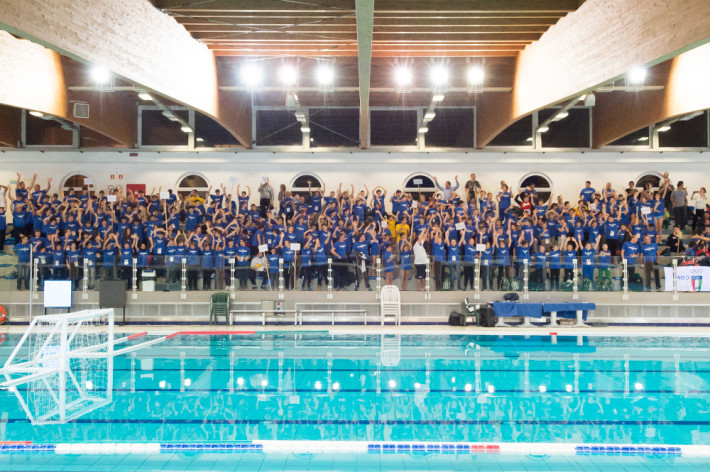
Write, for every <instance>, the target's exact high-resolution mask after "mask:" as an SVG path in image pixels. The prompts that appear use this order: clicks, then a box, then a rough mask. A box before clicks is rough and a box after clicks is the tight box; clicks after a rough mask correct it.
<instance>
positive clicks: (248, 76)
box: [241, 63, 263, 89]
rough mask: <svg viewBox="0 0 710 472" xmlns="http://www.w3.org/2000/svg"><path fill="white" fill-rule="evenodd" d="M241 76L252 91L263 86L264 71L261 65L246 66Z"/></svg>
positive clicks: (250, 64)
mask: <svg viewBox="0 0 710 472" xmlns="http://www.w3.org/2000/svg"><path fill="white" fill-rule="evenodd" d="M241 75H242V82H243V83H244V85H246V86H247V87H249V88H250V89H255V88H257V87H259V86H260V85H261V79H262V76H263V71H262V70H261V67H260V66H259V65H257V64H255V63H248V64H244V66H242V70H241Z"/></svg>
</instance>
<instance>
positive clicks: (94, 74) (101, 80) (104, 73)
mask: <svg viewBox="0 0 710 472" xmlns="http://www.w3.org/2000/svg"><path fill="white" fill-rule="evenodd" d="M91 79H92V80H93V81H94V82H96V83H97V84H99V85H104V84H107V83H109V81H110V80H111V73H110V72H109V71H108V70H106V69H104V68H103V67H100V66H94V67H92V68H91Z"/></svg>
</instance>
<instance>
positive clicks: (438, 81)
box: [430, 64, 449, 87]
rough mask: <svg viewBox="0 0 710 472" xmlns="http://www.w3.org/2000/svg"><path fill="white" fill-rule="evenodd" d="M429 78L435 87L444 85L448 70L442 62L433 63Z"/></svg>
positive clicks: (447, 77)
mask: <svg viewBox="0 0 710 472" xmlns="http://www.w3.org/2000/svg"><path fill="white" fill-rule="evenodd" d="M430 78H431V83H432V84H433V85H434V86H435V87H444V86H446V85H447V84H448V83H449V70H448V69H447V68H446V66H445V65H444V64H437V65H434V66H432V68H431V72H430Z"/></svg>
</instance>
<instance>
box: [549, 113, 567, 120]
mask: <svg viewBox="0 0 710 472" xmlns="http://www.w3.org/2000/svg"><path fill="white" fill-rule="evenodd" d="M568 116H569V112H568V111H563V112H560V113H558V114H557V115H555V118H554V119H553V120H552V121H560V120H564V119H565V118H567V117H568Z"/></svg>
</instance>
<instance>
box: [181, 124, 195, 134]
mask: <svg viewBox="0 0 710 472" xmlns="http://www.w3.org/2000/svg"><path fill="white" fill-rule="evenodd" d="M180 131H182V132H183V133H192V128H191V127H189V126H181V127H180Z"/></svg>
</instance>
